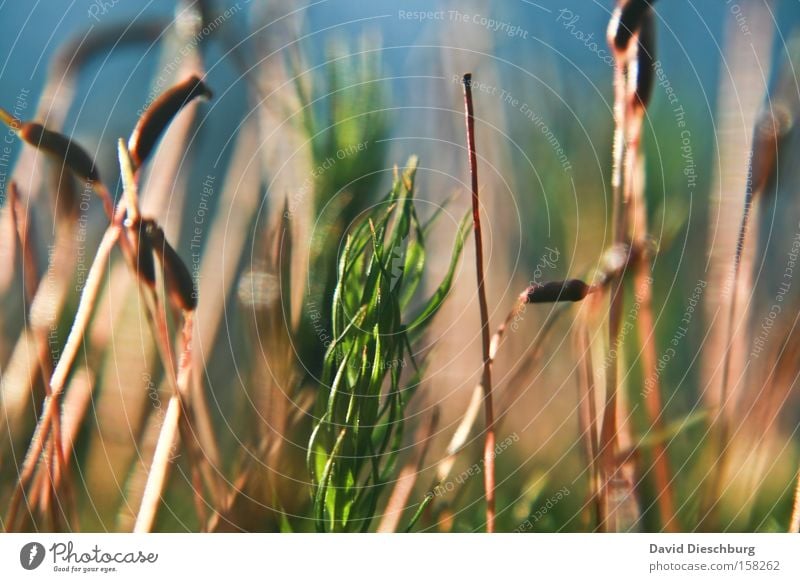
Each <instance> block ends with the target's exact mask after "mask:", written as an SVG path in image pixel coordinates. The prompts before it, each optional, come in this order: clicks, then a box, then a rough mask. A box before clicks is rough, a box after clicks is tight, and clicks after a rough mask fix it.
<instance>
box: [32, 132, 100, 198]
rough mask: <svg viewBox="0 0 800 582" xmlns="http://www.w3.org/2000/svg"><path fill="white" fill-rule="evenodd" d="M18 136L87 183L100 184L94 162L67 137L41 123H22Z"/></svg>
mask: <svg viewBox="0 0 800 582" xmlns="http://www.w3.org/2000/svg"><path fill="white" fill-rule="evenodd" d="M19 136H20V137H21V138H22V139H24V140H25V141H26V142H28V143H29V144H31V145H32V146H34V147H36V148H39V149H40V150H42V151H45V152H47V153H49V154H50V155H52V156H53V157H55V158H58V159H60V160H61V161H62V162H63V164H64V165H65V166H66V167H68V168H69V169H70V170H71V171H72V172H74V173H75V175H76V176H78V177H79V178H82V179H83V180H87V181H89V182H98V183H99V182H100V173H99V172H98V171H97V168H95V165H94V161H93V160H92V158H91V157H90V156H89V154H88V153H86V150H84V149H83V148H82V147H81V146H79V145H78V144H76V143H75V142H74V141H72V140H71V139H69V138H68V137H67V136H65V135H62V134H60V133H57V132H55V131H50V130H49V129H47V128H46V127H44V126H43V125H42V124H41V123H33V122H31V123H23V124H22V126H21V127H20V129H19Z"/></svg>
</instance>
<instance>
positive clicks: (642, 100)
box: [634, 10, 656, 110]
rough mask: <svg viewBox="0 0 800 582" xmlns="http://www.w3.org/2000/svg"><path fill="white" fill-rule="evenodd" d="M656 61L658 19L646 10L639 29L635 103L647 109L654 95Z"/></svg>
mask: <svg viewBox="0 0 800 582" xmlns="http://www.w3.org/2000/svg"><path fill="white" fill-rule="evenodd" d="M655 61H656V19H655V15H654V14H653V11H652V10H648V11H647V12H645V14H644V17H643V18H642V26H641V28H640V29H639V44H638V46H637V47H636V63H637V64H636V94H635V96H634V105H635V106H637V107H640V108H641V109H643V110H644V109H647V106H648V104H649V103H650V98H651V97H652V95H653V85H654V81H655V79H654V76H655V71H654V70H653V65H654V63H655Z"/></svg>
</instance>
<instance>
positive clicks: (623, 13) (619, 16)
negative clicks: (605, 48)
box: [608, 0, 655, 52]
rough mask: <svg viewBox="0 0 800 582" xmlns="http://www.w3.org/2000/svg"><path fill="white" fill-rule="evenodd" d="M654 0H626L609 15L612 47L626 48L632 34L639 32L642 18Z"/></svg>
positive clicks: (620, 49)
mask: <svg viewBox="0 0 800 582" xmlns="http://www.w3.org/2000/svg"><path fill="white" fill-rule="evenodd" d="M653 3H655V0H627V2H625V3H624V4H623V5H622V6H621V7H620V8H617V10H616V11H615V12H614V15H613V16H612V17H611V26H610V28H609V31H608V35H609V39H610V41H611V44H613V46H614V48H615V49H616V50H618V51H620V52H624V51H625V50H627V49H628V46H629V45H630V42H631V39H632V38H633V35H635V34H636V33H637V32H639V28H640V27H641V26H642V20H643V19H644V16H645V14H646V13H647V12H649V11H650V9H651V6H652V4H653Z"/></svg>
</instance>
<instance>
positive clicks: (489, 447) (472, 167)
mask: <svg viewBox="0 0 800 582" xmlns="http://www.w3.org/2000/svg"><path fill="white" fill-rule="evenodd" d="M464 105H465V108H466V122H467V147H468V151H469V173H470V178H471V179H472V222H473V225H474V229H475V270H476V273H477V276H478V305H479V306H480V312H481V345H482V348H483V376H482V379H481V384H482V386H483V393H484V410H485V414H486V439H485V442H484V448H483V463H484V468H485V471H484V474H483V475H484V478H483V484H484V489H485V495H486V531H487V532H488V533H492V532H494V513H495V509H494V486H495V481H494V443H495V436H494V407H493V405H492V358H491V348H490V345H491V337H490V335H489V307H488V305H487V303H486V288H485V279H484V272H483V236H482V232H481V214H480V199H479V198H478V154H477V151H476V149H475V116H474V112H473V107H472V75H471V74H470V73H467V74H466V75H464Z"/></svg>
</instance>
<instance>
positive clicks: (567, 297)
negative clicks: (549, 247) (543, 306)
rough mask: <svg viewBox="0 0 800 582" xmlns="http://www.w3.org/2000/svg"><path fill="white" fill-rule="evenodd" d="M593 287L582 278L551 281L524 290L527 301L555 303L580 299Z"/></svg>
mask: <svg viewBox="0 0 800 582" xmlns="http://www.w3.org/2000/svg"><path fill="white" fill-rule="evenodd" d="M591 291H592V287H591V286H590V285H587V284H586V283H584V282H583V281H581V280H580V279H567V280H566V281H550V282H548V283H542V284H536V285H531V286H530V287H528V288H527V289H525V291H524V292H523V296H524V298H525V299H524V300H525V303H555V302H560V301H580V300H581V299H583V298H584V297H586V296H587V295H588V294H589V293H591Z"/></svg>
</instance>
